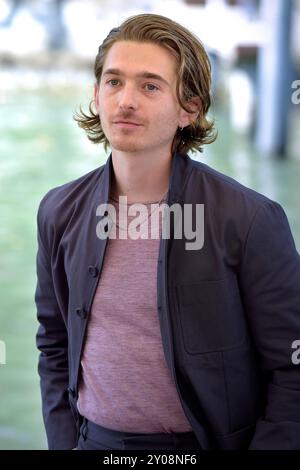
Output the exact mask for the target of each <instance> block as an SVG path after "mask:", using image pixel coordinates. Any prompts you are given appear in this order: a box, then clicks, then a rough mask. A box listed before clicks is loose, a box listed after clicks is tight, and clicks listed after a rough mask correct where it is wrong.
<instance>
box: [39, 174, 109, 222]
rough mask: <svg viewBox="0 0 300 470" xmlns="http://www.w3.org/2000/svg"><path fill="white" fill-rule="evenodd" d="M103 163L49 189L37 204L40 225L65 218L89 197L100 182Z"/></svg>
mask: <svg viewBox="0 0 300 470" xmlns="http://www.w3.org/2000/svg"><path fill="white" fill-rule="evenodd" d="M103 169H104V165H102V166H100V167H98V168H96V169H95V170H92V171H90V172H89V173H86V174H85V175H83V176H81V177H79V178H76V179H75V180H72V181H69V182H67V183H65V184H63V185H60V186H57V187H55V188H52V189H50V190H49V191H48V192H47V193H46V194H45V195H44V196H43V198H42V199H41V201H40V203H39V206H38V221H39V223H40V224H41V225H42V224H43V223H46V221H48V222H49V221H54V220H55V219H56V220H57V219H58V218H60V219H61V218H63V219H65V218H66V217H68V216H69V214H70V212H72V210H73V209H74V207H76V206H77V205H78V204H79V203H80V202H83V201H84V199H87V198H89V197H91V195H92V194H93V191H95V189H96V188H97V185H98V184H99V183H100V178H101V175H102V172H103Z"/></svg>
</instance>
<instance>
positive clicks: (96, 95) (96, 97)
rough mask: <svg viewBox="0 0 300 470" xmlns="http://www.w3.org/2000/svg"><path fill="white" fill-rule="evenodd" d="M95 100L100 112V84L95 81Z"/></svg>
mask: <svg viewBox="0 0 300 470" xmlns="http://www.w3.org/2000/svg"><path fill="white" fill-rule="evenodd" d="M94 102H95V107H96V110H97V112H99V85H98V84H97V83H95V85H94Z"/></svg>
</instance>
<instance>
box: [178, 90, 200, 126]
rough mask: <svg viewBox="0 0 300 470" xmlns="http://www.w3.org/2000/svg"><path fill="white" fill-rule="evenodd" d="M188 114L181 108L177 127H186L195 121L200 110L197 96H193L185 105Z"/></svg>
mask: <svg viewBox="0 0 300 470" xmlns="http://www.w3.org/2000/svg"><path fill="white" fill-rule="evenodd" d="M186 106H187V108H188V109H189V111H190V112H189V113H188V112H187V111H185V109H183V108H181V111H180V116H179V127H187V126H189V125H190V124H192V122H193V121H195V120H196V119H197V117H198V116H199V114H200V112H201V109H202V101H201V98H199V96H195V98H192V99H191V100H189V101H188V102H187V103H186Z"/></svg>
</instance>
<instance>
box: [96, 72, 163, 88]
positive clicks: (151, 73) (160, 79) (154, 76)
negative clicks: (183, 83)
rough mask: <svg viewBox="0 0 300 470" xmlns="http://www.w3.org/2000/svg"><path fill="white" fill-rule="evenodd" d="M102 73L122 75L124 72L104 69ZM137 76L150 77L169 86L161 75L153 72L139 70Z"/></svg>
mask: <svg viewBox="0 0 300 470" xmlns="http://www.w3.org/2000/svg"><path fill="white" fill-rule="evenodd" d="M104 75H121V76H122V75H124V73H123V72H122V71H121V70H120V69H106V70H105V72H103V76H104ZM136 77H137V78H150V79H151V78H152V79H153V80H159V81H160V82H163V83H165V84H166V85H168V86H170V83H169V82H168V81H167V80H166V79H165V78H163V77H162V76H161V75H158V74H157V73H153V72H147V71H146V70H145V71H144V72H140V73H138V74H136Z"/></svg>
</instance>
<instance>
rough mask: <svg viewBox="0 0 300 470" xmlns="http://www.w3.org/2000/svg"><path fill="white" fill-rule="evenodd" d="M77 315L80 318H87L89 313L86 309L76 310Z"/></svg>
mask: <svg viewBox="0 0 300 470" xmlns="http://www.w3.org/2000/svg"><path fill="white" fill-rule="evenodd" d="M76 313H77V315H78V316H79V317H80V318H83V319H84V318H86V316H87V312H86V310H84V308H76Z"/></svg>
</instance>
